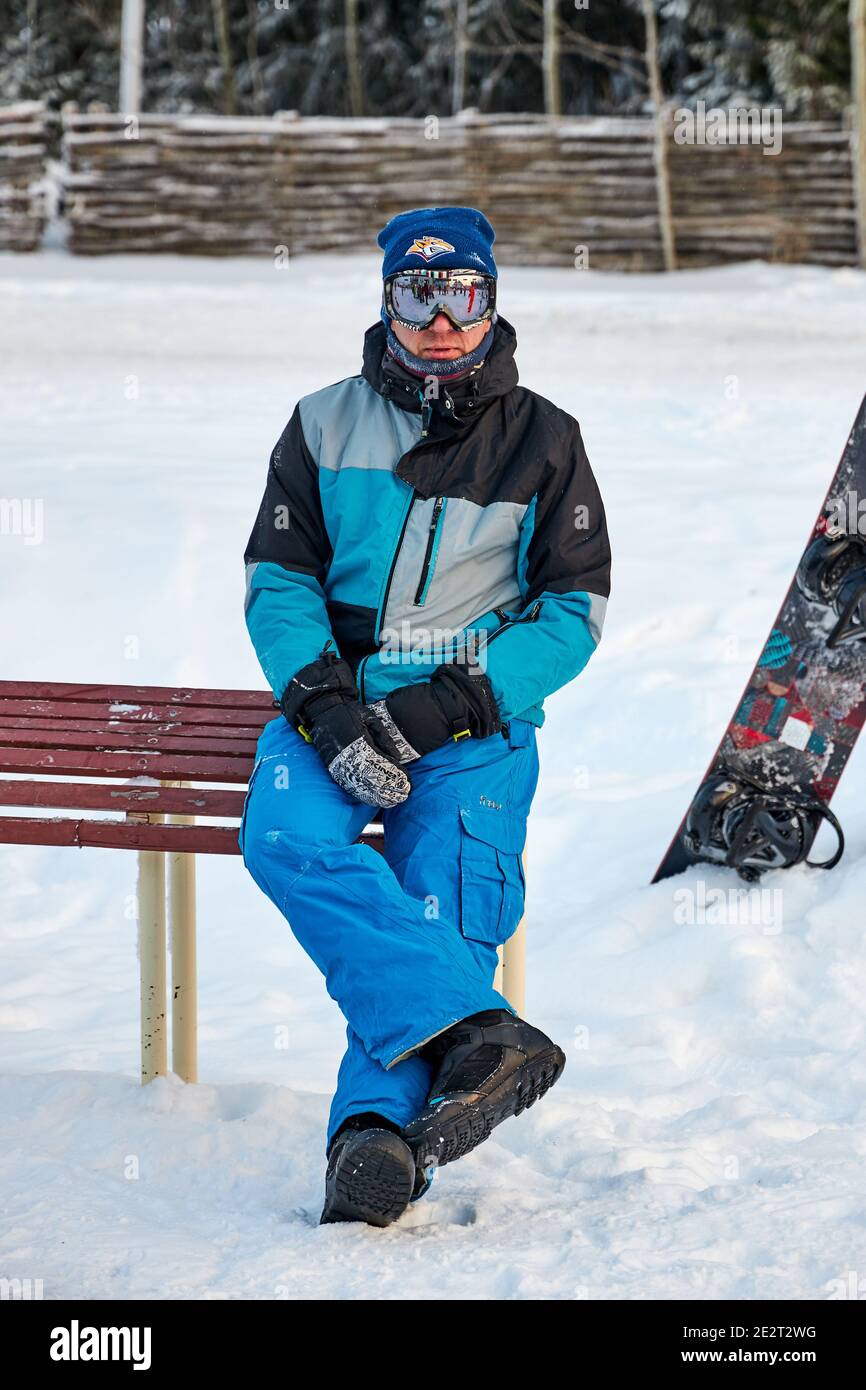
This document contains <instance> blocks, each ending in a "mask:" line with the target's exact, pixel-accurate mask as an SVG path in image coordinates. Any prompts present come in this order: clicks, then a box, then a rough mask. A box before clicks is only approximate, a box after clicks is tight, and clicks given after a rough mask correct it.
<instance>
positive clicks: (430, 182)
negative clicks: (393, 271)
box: [63, 110, 857, 270]
mask: <svg viewBox="0 0 866 1390" xmlns="http://www.w3.org/2000/svg"><path fill="white" fill-rule="evenodd" d="M63 129H64V143H63V148H64V164H65V173H64V183H65V193H66V214H67V218H68V222H69V233H70V234H69V244H70V248H71V249H72V250H73V251H76V252H79V253H82V254H100V253H105V252H117V251H173V252H180V253H191V254H199V255H200V254H207V255H238V254H243V253H247V254H268V255H273V254H274V252H275V248H277V247H286V248H288V252H289V254H291V255H295V254H301V253H304V252H312V251H339V250H346V249H350V248H351V249H352V250H358V249H362V248H370V247H371V246H372V245H373V239H374V235H375V232H376V231H377V230H378V228H379V227H381V225H382V223H383V222H384V221H385V219H386V218H387V217H389V216H390V215H391V214H393V213H395V212H398V211H400V210H401V209H403V208H406V207H413V206H415V207H418V206H424V205H427V204H430V203H435V202H444V201H448V202H454V203H463V202H465V203H471V204H475V205H477V206H480V207H482V208H484V209H485V210H486V211H487V212H488V213H489V215H490V216H491V218H492V220H493V222H494V224H495V226H496V229H497V237H498V240H497V254H498V256H499V258H500V260H501V261H502V262H503V263H506V264H512V265H519V264H524V265H570V264H573V263H575V258H576V257H581V258H585V263H587V264H588V265H589V266H590V267H591V268H593V269H632V270H657V269H661V268H662V264H663V257H662V246H661V237H660V232H659V218H658V196H657V186H656V173H655V163H654V148H653V144H654V142H653V134H654V124H653V122H652V121H651V120H648V119H624V118H597V117H593V118H566V119H562V120H559V121H555V122H551V121H548V120H547V119H546V118H545V117H543V116H527V115H495V116H478V115H475V114H469V113H466V114H464V115H463V116H461V117H457V118H453V119H450V118H449V119H437V118H433V117H430V118H428V119H427V120H399V119H390V118H389V119H353V118H322V117H317V118H302V117H298V116H297V115H296V114H295V113H283V114H280V115H278V116H275V117H266V118H250V119H244V118H241V119H233V118H224V117H202V116H182V117H181V116H155V115H146V116H141V117H138V118H130V117H124V116H122V115H118V114H114V113H105V112H92V111H91V112H88V113H79V112H77V111H71V110H67V111H65V112H64V115H63ZM669 163H670V176H671V183H672V203H673V218H674V234H675V239H676V252H677V261H678V264H679V265H680V266H685V267H689V266H698V265H709V264H716V263H719V262H722V261H730V260H739V259H744V258H751V257H762V258H766V259H768V260H782V261H805V262H815V263H820V264H831V265H853V264H856V262H857V244H856V223H855V202H854V188H853V170H852V158H851V147H850V135H849V133H848V132H847V131H845V130H844V129H843V128H842V127H841V125H840V124H838V123H836V124H832V123H824V124H814V123H813V124H797V123H794V122H785V124H784V130H783V140H782V148H781V150H780V152H779V153H778V154H769V153H767V152H766V151H765V148H764V147H763V146H762V145H761V144H759V143H755V144H731V145H712V144H707V143H705V144H678V143H677V142H676V141H675V140H674V139H673V133H672V131H671V134H670V157H669ZM582 248H586V250H585V252H584V251H583V250H582Z"/></svg>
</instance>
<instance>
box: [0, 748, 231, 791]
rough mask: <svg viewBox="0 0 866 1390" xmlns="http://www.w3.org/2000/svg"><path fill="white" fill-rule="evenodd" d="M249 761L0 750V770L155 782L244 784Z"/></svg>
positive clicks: (63, 751)
mask: <svg viewBox="0 0 866 1390" xmlns="http://www.w3.org/2000/svg"><path fill="white" fill-rule="evenodd" d="M252 770H253V758H252V757H251V756H248V757H243V758H226V757H203V756H201V755H199V756H198V757H190V756H188V755H187V754H185V753H178V754H174V755H172V754H170V753H89V752H87V751H86V750H85V749H81V750H79V751H78V752H76V751H74V750H72V749H61V750H59V751H58V752H55V753H52V752H50V751H49V750H48V749H44V748H43V749H39V748H31V749H28V748H0V771H3V772H43V773H46V774H49V775H51V776H67V777H75V776H78V777H155V778H156V780H157V781H159V782H233V783H237V782H247V781H249V776H250V773H251V772H252Z"/></svg>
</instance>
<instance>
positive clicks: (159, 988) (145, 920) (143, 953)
mask: <svg viewBox="0 0 866 1390" xmlns="http://www.w3.org/2000/svg"><path fill="white" fill-rule="evenodd" d="M138 959H139V967H140V971H141V1080H142V1084H144V1083H145V1082H147V1081H152V1080H153V1078H154V1077H155V1076H165V1074H166V1072H167V1071H168V1049H167V1046H166V993H165V973H166V972H165V855H164V854H162V853H161V852H160V851H158V850H140V851H139V855H138Z"/></svg>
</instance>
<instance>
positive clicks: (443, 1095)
mask: <svg viewBox="0 0 866 1390" xmlns="http://www.w3.org/2000/svg"><path fill="white" fill-rule="evenodd" d="M421 1056H422V1057H424V1058H425V1060H426V1061H428V1062H431V1063H432V1064H433V1066H434V1068H436V1071H435V1073H434V1081H433V1085H432V1087H431V1089H430V1094H429V1096H428V1098H427V1104H426V1105H425V1107H424V1109H423V1110H422V1111H421V1113H420V1114H419V1115H417V1116H416V1117H415V1119H414V1120H412V1121H411V1122H410V1123H409V1124H408V1125H406V1126H405V1128H404V1129H403V1137H404V1139H405V1140H406V1142H407V1144H408V1145H409V1146H410V1148H411V1149H412V1152H413V1153H414V1155H415V1162H416V1165H417V1167H418V1169H419V1170H422V1169H424V1168H426V1167H427V1166H428V1165H429V1164H436V1165H437V1166H439V1167H441V1166H442V1164H443V1163H453V1161H454V1159H455V1158H463V1156H464V1155H465V1154H468V1153H469V1152H471V1150H472V1149H475V1148H477V1147H478V1145H479V1144H483V1142H484V1140H485V1139H487V1138H488V1137H489V1135H490V1133H491V1131H492V1130H493V1129H495V1128H496V1126H497V1125H499V1124H501V1123H502V1121H503V1120H507V1119H508V1118H509V1116H511V1115H519V1114H520V1113H521V1111H523V1110H528V1109H529V1107H530V1105H534V1104H535V1102H536V1101H537V1100H538V1099H539V1098H540V1097H541V1096H543V1095H544V1094H545V1092H546V1091H549V1090H550V1087H551V1086H553V1085H554V1083H555V1082H557V1081H558V1080H559V1078H560V1076H561V1075H562V1072H563V1068H564V1067H565V1054H564V1053H563V1052H562V1050H561V1049H560V1048H558V1047H557V1046H556V1044H555V1043H553V1042H551V1040H550V1038H548V1037H546V1035H545V1034H544V1033H542V1032H541V1031H540V1029H538V1028H533V1027H532V1026H531V1024H529V1023H524V1021H523V1019H520V1018H517V1017H516V1016H515V1015H514V1014H511V1013H509V1012H508V1011H507V1010H506V1009H488V1010H486V1011H485V1012H484V1013H479V1014H472V1015H471V1016H470V1017H469V1018H464V1019H463V1020H462V1022H460V1023H455V1024H453V1025H452V1026H451V1027H450V1028H447V1029H446V1030H445V1032H444V1033H440V1034H439V1035H438V1036H437V1037H435V1038H433V1039H432V1040H431V1041H430V1042H429V1043H428V1044H427V1045H426V1047H423V1048H422V1049H421Z"/></svg>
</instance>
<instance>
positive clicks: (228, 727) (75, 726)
mask: <svg viewBox="0 0 866 1390" xmlns="http://www.w3.org/2000/svg"><path fill="white" fill-rule="evenodd" d="M0 729H6V730H13V729H20V730H24V731H25V732H26V731H28V730H31V729H33V730H36V732H37V733H46V732H49V731H51V732H54V733H59V734H62V733H67V732H68V733H72V734H103V735H104V736H105V737H106V738H112V737H113V736H114V735H115V734H134V735H135V737H136V738H143V737H147V738H149V737H150V736H151V735H153V734H171V735H172V736H175V735H177V734H183V735H185V737H186V738H190V739H208V738H227V739H242V740H244V739H245V740H246V741H247V742H248V743H250V742H252V743H256V742H258V738H259V735H260V734H261V732H262V730H261V728H258V727H256V726H253V725H249V724H188V723H187V722H186V720H185V719H174V720H172V721H171V722H169V723H166V724H157V723H155V722H154V721H152V720H150V719H147V720H141V721H136V720H127V719H58V718H57V716H56V715H48V714H42V715H37V716H22V715H19V714H16V715H14V716H10V715H5V714H3V713H2V712H0ZM24 741H25V740H22V742H24Z"/></svg>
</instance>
